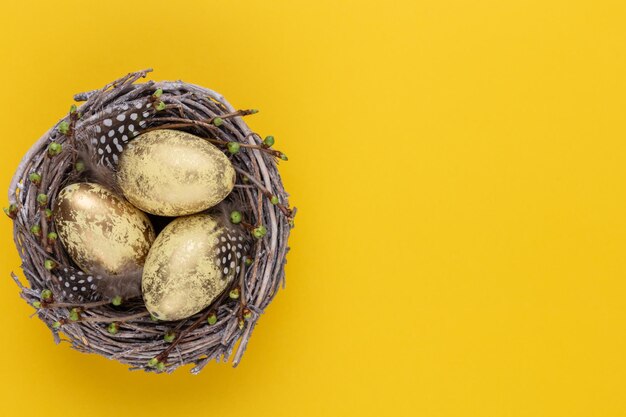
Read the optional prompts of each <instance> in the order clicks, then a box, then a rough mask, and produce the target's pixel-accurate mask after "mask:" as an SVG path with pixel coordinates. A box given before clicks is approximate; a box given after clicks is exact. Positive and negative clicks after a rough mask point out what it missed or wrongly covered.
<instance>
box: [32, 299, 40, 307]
mask: <svg viewBox="0 0 626 417" xmlns="http://www.w3.org/2000/svg"><path fill="white" fill-rule="evenodd" d="M33 307H35V308H41V302H39V301H33Z"/></svg>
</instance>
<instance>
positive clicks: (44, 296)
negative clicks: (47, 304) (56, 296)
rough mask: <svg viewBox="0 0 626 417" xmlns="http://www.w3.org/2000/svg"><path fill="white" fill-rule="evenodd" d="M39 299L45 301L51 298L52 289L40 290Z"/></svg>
mask: <svg viewBox="0 0 626 417" xmlns="http://www.w3.org/2000/svg"><path fill="white" fill-rule="evenodd" d="M41 299H42V300H45V301H50V300H52V291H50V290H43V291H42V292H41Z"/></svg>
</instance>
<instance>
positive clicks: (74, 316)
mask: <svg viewBox="0 0 626 417" xmlns="http://www.w3.org/2000/svg"><path fill="white" fill-rule="evenodd" d="M69 319H70V320H71V321H78V320H80V313H79V311H78V309H77V308H73V309H72V310H71V311H70V317H69Z"/></svg>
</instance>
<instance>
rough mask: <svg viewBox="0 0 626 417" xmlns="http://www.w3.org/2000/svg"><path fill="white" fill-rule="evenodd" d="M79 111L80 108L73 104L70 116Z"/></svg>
mask: <svg viewBox="0 0 626 417" xmlns="http://www.w3.org/2000/svg"><path fill="white" fill-rule="evenodd" d="M77 110H78V107H76V104H72V105H71V106H70V114H74V113H76V111H77Z"/></svg>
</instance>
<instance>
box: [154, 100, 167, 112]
mask: <svg viewBox="0 0 626 417" xmlns="http://www.w3.org/2000/svg"><path fill="white" fill-rule="evenodd" d="M155 109H156V110H157V111H161V110H165V103H163V102H162V101H159V103H158V104H157V105H156V107H155Z"/></svg>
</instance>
